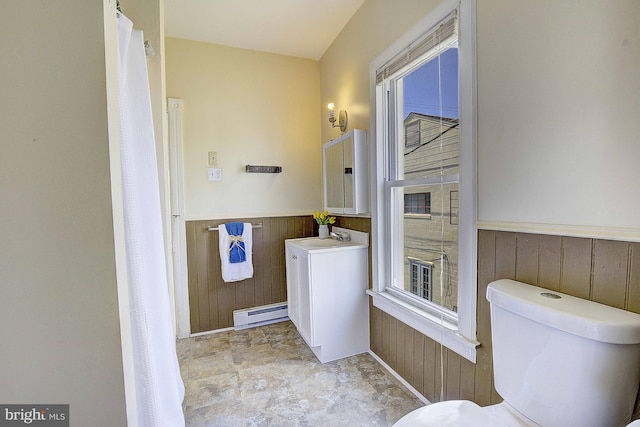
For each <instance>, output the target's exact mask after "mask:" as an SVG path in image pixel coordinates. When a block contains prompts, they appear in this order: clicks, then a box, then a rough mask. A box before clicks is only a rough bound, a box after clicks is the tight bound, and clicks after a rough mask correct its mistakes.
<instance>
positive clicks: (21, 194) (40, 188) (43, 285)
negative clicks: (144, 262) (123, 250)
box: [0, 0, 126, 426]
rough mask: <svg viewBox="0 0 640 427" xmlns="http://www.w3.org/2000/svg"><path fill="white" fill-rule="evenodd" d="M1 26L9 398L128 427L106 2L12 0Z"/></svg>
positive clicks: (85, 421) (1, 368)
mask: <svg viewBox="0 0 640 427" xmlns="http://www.w3.org/2000/svg"><path fill="white" fill-rule="evenodd" d="M70 11H72V12H73V13H72V15H73V19H71V18H70V16H71V15H70ZM0 29H1V30H0V31H1V33H2V37H0V55H1V56H2V67H1V68H2V79H1V80H0V93H2V103H0V135H1V136H0V138H1V143H0V200H2V209H1V210H0V212H1V213H0V235H1V236H2V238H1V239H0V285H1V288H2V296H1V297H0V324H2V328H0V342H1V343H2V349H1V350H0V402H2V403H25V404H28V403H68V404H70V405H71V423H72V425H93V426H113V425H125V424H126V414H125V396H124V385H123V362H122V354H121V344H120V333H119V319H118V300H117V294H116V271H115V259H114V232H113V224H112V214H111V212H112V209H111V206H112V205H111V188H110V176H109V136H108V133H107V102H106V90H105V58H104V52H105V51H104V44H105V42H104V25H103V5H102V2H86V1H80V0H69V1H65V2H63V3H60V2H41V1H34V0H26V1H20V2H12V3H8V4H6V5H4V6H3V13H2V14H0Z"/></svg>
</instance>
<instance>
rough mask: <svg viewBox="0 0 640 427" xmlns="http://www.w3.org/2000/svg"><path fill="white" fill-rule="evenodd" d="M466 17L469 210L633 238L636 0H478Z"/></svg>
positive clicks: (636, 220)
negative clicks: (470, 63) (472, 32)
mask: <svg viewBox="0 0 640 427" xmlns="http://www.w3.org/2000/svg"><path fill="white" fill-rule="evenodd" d="M477 19H478V21H477V28H478V40H477V42H478V176H479V179H478V214H479V215H478V217H479V221H489V222H491V221H508V222H525V223H527V222H531V223H544V224H570V225H575V226H592V227H629V228H634V229H635V233H636V234H638V237H640V216H639V215H638V211H640V197H638V183H639V182H640V168H638V159H640V144H639V142H640V136H639V135H640V120H638V112H639V111H640V79H639V78H638V72H639V70H640V26H639V25H638V22H640V2H638V1H637V0H615V1H607V2H604V1H599V0H588V1H584V0H565V1H561V2H558V1H552V0H545V1H529V2H513V1H509V0H492V1H478V11H477ZM622 238H623V239H624V238H625V236H624V235H623V236H622Z"/></svg>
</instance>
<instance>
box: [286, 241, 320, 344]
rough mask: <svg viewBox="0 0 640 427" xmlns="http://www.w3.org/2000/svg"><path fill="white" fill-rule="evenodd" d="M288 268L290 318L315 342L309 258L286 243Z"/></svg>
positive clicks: (305, 335) (304, 336) (302, 332)
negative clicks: (312, 326)
mask: <svg viewBox="0 0 640 427" xmlns="http://www.w3.org/2000/svg"><path fill="white" fill-rule="evenodd" d="M285 251H286V254H285V255H286V270H287V306H288V307H287V309H288V312H289V319H291V322H293V324H294V325H296V328H298V331H299V332H300V335H302V338H304V340H305V341H306V342H307V343H309V345H314V344H313V333H312V328H311V310H312V307H311V290H310V282H309V258H308V256H307V254H306V253H305V252H304V251H300V250H297V249H296V248H295V247H293V246H290V245H288V244H285Z"/></svg>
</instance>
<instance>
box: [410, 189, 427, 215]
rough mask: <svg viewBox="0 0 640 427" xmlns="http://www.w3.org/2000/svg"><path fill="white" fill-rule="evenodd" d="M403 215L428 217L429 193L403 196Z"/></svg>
mask: <svg viewBox="0 0 640 427" xmlns="http://www.w3.org/2000/svg"><path fill="white" fill-rule="evenodd" d="M404 213H405V214H416V215H429V214H430V213H431V193H413V194H405V195H404Z"/></svg>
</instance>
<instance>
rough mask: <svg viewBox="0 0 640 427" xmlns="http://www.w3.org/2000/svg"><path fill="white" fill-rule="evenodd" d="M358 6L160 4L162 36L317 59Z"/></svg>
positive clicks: (318, 0) (251, 0)
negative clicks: (162, 16)
mask: <svg viewBox="0 0 640 427" xmlns="http://www.w3.org/2000/svg"><path fill="white" fill-rule="evenodd" d="M362 3H364V0H270V1H268V0H165V1H164V7H165V12H164V16H165V35H166V36H168V37H177V38H182V39H189V40H197V41H203V42H208V43H215V44H221V45H225V46H233V47H240V48H244V49H253V50H259V51H264V52H271V53H279V54H283V55H290V56H297V57H302V58H311V59H316V60H318V59H320V57H321V56H322V55H323V54H324V52H325V51H326V50H327V48H329V46H330V45H331V43H332V42H333V40H335V38H336V37H337V35H338V34H339V33H340V31H342V28H344V26H345V25H346V23H347V22H348V21H349V19H351V17H352V16H353V15H354V13H355V12H356V11H357V10H358V8H359V7H360V6H361V5H362Z"/></svg>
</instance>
